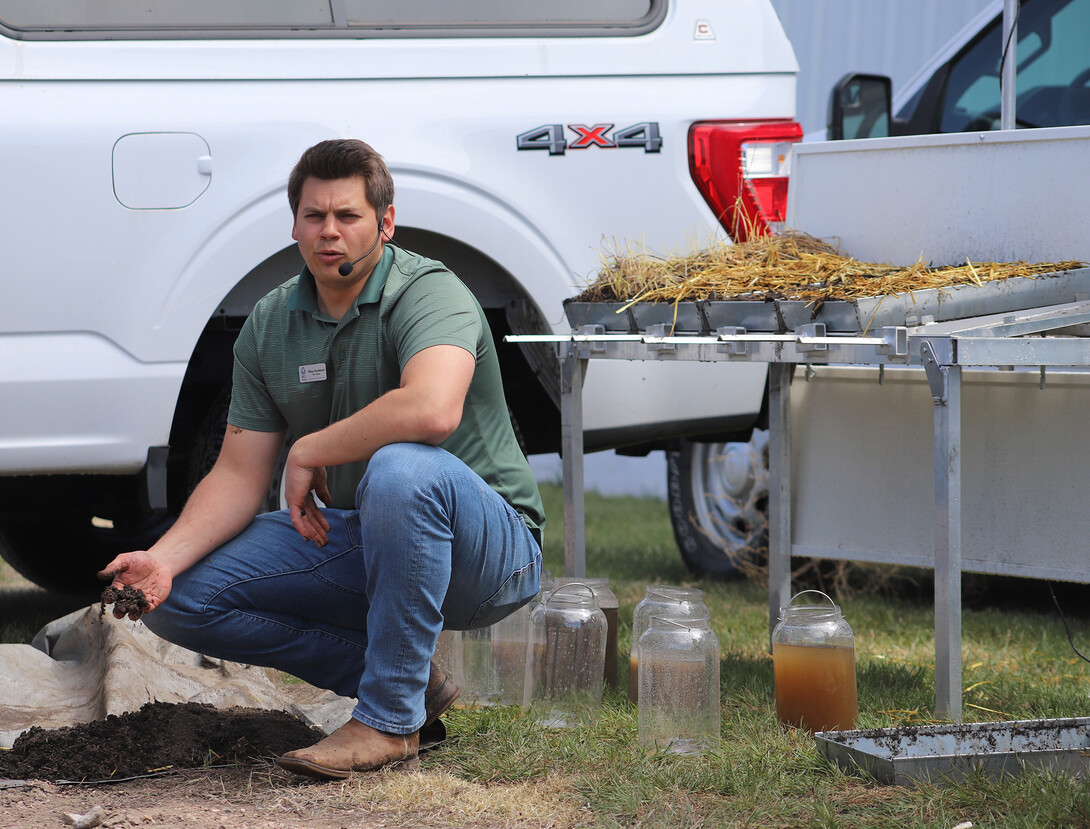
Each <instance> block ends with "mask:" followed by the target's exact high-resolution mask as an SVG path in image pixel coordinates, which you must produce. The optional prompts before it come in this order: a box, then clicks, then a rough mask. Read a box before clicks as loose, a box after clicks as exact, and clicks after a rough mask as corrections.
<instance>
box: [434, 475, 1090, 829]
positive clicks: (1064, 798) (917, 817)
mask: <svg viewBox="0 0 1090 829" xmlns="http://www.w3.org/2000/svg"><path fill="white" fill-rule="evenodd" d="M543 496H544V497H545V499H546V508H547V510H548V513H549V516H550V521H551V524H550V526H549V530H548V532H547V534H546V535H547V538H546V549H545V562H546V567H547V568H548V569H549V570H551V571H552V572H553V573H554V574H560V573H562V572H563V541H562V539H563V532H562V524H563V506H562V494H561V491H560V488H559V487H557V486H546V487H543ZM586 513H587V570H588V575H591V576H605V577H607V578H609V580H610V585H611V587H612V589H613V591H614V592H615V593H616V594H617V596H618V599H619V601H620V618H621V627H620V635H619V638H620V643H621V648H620V650H621V656H622V658H621V666H620V673H621V683H620V685H621V687H622V688H624V687H626V670H627V664H628V660H627V658H625V657H626V655H627V650H628V647H629V643H630V637H631V619H632V610H633V607H634V605H635V603H636V602H637V601H639V599H640V598H642V596H643V591H644V588H645V587H646V585H647V584H650V583H654V582H658V583H673V584H690V585H694V586H698V587H700V588H701V589H703V590H704V594H705V601H706V603H707V604H708V606H709V608H710V609H711V612H712V620H713V627H714V629H715V631H716V633H717V635H718V637H719V639H720V643H721V648H722V660H721V677H722V736H723V743H722V749H721V751H720V753H719V754H717V755H715V756H709V757H704V758H681V757H674V756H662V755H657V756H649V755H647V754H646V753H645V752H644V751H643V750H641V749H640V748H639V746H638V745H637V741H636V727H637V717H636V708H635V707H634V706H632V705H630V704H629V703H628V701H627V699H626V698H625V696H624V695H623V693H620V692H613V691H607V693H606V696H605V700H604V705H603V711H602V716H601V718H600V719H599V721H598V722H597V724H596V725H595V726H594V727H592V728H589V729H587V730H581V731H572V732H563V731H549V730H546V729H542V728H540V727H539V726H538V725H537V724H536V723H535V722H534V720H533V719H532V718H530V717H525V716H523V715H522V714H521V712H520V711H518V710H517V709H506V708H499V709H491V710H486V709H470V710H465V709H462V710H456V711H454V712H452V713H451V714H449V715H448V717H449V720H448V724H449V729H450V733H451V736H452V737H453V739H452V740H451V742H450V744H449V745H448V746H447V748H446V749H445V750H443V751H442V752H439V753H437V754H436V755H434V757H433V758H432V759H430V760H428V761H427V764H428V765H430V766H432V767H434V768H442V769H445V770H448V771H451V772H453V773H454V774H457V775H458V776H460V777H463V778H464V779H467V780H472V781H475V782H483V783H487V784H491V785H496V784H504V783H514V782H519V781H525V780H530V779H534V778H536V777H540V776H543V775H546V774H549V773H556V771H557V769H560V770H562V773H563V774H564V775H565V778H566V783H565V790H566V791H567V793H568V795H567V796H568V797H570V798H571V801H572V802H573V803H574V804H576V805H578V806H579V807H581V808H582V809H583V810H584V813H585V814H586V815H587V817H588V822H589V823H591V824H593V825H599V826H606V827H609V826H639V827H678V826H686V827H688V826H692V827H697V826H708V827H712V826H716V827H720V826H729V827H828V829H832V828H833V827H876V828H877V827H882V829H886V828H887V827H933V828H934V829H951V828H952V827H954V826H956V825H958V824H959V823H964V822H968V821H971V822H972V825H973V827H974V829H982V828H983V827H996V829H999V827H1002V829H1020V828H1021V827H1024V828H1025V829H1030V827H1042V828H1043V827H1065V829H1068V828H1069V827H1090V784H1087V783H1084V782H1083V781H1081V780H1078V779H1075V778H1073V777H1070V776H1068V775H1064V774H1048V773H1026V774H1023V775H1020V776H1017V777H1008V778H1005V779H1002V780H995V779H970V780H967V781H963V782H961V783H958V784H955V785H929V784H923V785H918V786H915V787H911V788H909V787H900V786H886V785H880V784H877V783H876V782H874V781H873V780H869V779H866V778H865V777H862V776H859V775H852V774H847V773H844V772H842V771H840V770H839V769H837V768H834V767H832V766H831V765H829V764H828V763H827V762H826V761H825V760H824V759H823V758H822V757H821V756H820V755H819V754H818V752H817V749H816V746H815V743H814V740H813V738H812V737H811V736H810V735H809V734H807V733H805V732H799V731H795V730H787V729H784V728H782V727H781V726H780V725H779V724H778V723H777V721H776V718H775V697H774V689H773V682H772V663H771V659H770V657H769V655H768V651H767V645H768V598H767V596H768V594H767V591H766V589H765V588H763V587H761V586H758V585H754V584H752V583H747V582H730V583H722V582H711V581H702V580H694V579H693V578H692V577H691V576H690V575H689V574H688V572H687V571H686V570H685V568H684V566H683V565H682V563H681V560H680V557H679V556H678V553H677V548H676V546H675V545H674V540H673V536H672V533H671V530H670V523H669V517H668V515H667V510H666V505H665V504H664V503H662V502H658V501H654V500H648V499H635V498H615V497H610V498H605V497H601V496H598V495H596V494H594V493H588V494H587V501H586ZM1041 589H1042V586H1041V583H1035V582H1024V583H1021V587H1020V590H1021V591H1022V593H1023V594H1024V593H1027V592H1034V591H1037V592H1040V590H1041ZM982 590H984V591H985V592H986V588H982ZM1045 595H1047V594H1045ZM921 597H922V598H921ZM1022 598H1023V599H1024V596H1023V597H1022ZM837 601H838V603H839V604H840V605H841V607H842V608H843V611H844V614H845V616H846V618H847V619H848V621H849V623H850V624H851V625H852V627H853V630H854V631H855V636H856V659H857V668H858V685H859V704H860V727H863V728H872V727H887V726H896V725H901V724H906V723H912V724H925V723H929V722H934V721H935V720H934V616H933V614H932V608H931V604H930V601H929V600H928V599H927V591H926V590H916V591H913V592H912V594H911V595H910V596H909V597H908V598H904V597H898V596H897V595H892V596H891V595H888V594H887V595H874V594H871V593H866V592H862V591H857V592H853V593H851V594H850V595H841V596H838V597H837ZM976 604H979V605H980V606H979V607H975V606H974V607H970V608H967V609H965V611H964V614H963V654H964V666H965V667H964V706H965V707H964V718H965V721H966V722H983V721H991V720H1010V719H1037V718H1045V717H1071V716H1083V715H1087V714H1090V697H1088V694H1090V670H1088V668H1090V665H1088V664H1087V663H1086V662H1084V661H1082V660H1081V659H1079V658H1078V657H1077V656H1076V655H1075V654H1074V653H1073V652H1072V649H1071V646H1070V645H1069V643H1068V641H1067V638H1066V635H1065V633H1064V629H1063V624H1062V622H1061V620H1060V618H1059V617H1058V615H1057V614H1056V613H1055V611H1054V610H1052V608H1051V606H1050V605H1049V604H1047V603H1045V602H1038V603H1037V604H1036V606H1032V603H1031V606H1029V607H1024V606H1023V607H1020V609H1017V610H1014V611H1010V610H1006V609H1004V607H1003V602H1002V601H1001V600H1000V601H999V602H998V603H997V604H998V606H988V603H987V602H986V601H984V602H978V603H976ZM1025 604H1026V603H1025V602H1024V601H1023V602H1022V605H1025ZM1069 622H1070V624H1071V626H1072V633H1073V635H1074V637H1075V641H1076V643H1077V644H1078V643H1090V624H1088V622H1087V619H1086V618H1085V613H1084V614H1083V618H1070V615H1069ZM1083 650H1086V649H1085V648H1084V649H1083Z"/></svg>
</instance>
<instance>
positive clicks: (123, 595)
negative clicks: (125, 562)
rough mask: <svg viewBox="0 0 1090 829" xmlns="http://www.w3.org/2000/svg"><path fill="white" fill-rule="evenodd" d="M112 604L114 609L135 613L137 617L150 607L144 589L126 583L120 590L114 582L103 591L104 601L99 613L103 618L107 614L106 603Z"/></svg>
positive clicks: (100, 605)
mask: <svg viewBox="0 0 1090 829" xmlns="http://www.w3.org/2000/svg"><path fill="white" fill-rule="evenodd" d="M108 604H112V605H113V606H114V610H116V611H119V612H121V613H126V614H128V613H135V614H136V616H134V617H133V618H137V617H139V616H140V614H142V613H143V612H144V611H145V610H147V609H148V597H147V596H145V595H144V591H143V590H141V589H139V588H137V587H133V586H132V585H131V584H126V585H125V586H124V587H122V588H121V589H120V590H118V589H117V588H116V587H114V586H113V585H112V584H111V585H110V586H109V587H107V588H106V589H105V590H103V591H102V602H101V603H100V604H99V611H98V615H99V617H100V618H101V617H102V616H105V615H106V605H108Z"/></svg>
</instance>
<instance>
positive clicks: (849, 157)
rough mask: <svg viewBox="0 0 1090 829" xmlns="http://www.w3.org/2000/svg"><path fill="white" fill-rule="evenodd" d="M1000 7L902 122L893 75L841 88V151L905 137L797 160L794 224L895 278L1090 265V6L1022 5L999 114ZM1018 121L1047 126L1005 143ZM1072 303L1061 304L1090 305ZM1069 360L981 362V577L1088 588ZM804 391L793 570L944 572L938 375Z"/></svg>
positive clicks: (969, 415)
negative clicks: (1089, 175) (940, 270)
mask: <svg viewBox="0 0 1090 829" xmlns="http://www.w3.org/2000/svg"><path fill="white" fill-rule="evenodd" d="M999 5H1000V4H996V8H994V9H993V10H992V11H993V12H994V15H995V16H994V17H993V18H989V19H987V20H983V21H982V22H981V23H982V25H981V28H980V29H979V30H978V31H975V32H971V33H967V35H966V36H963V38H962V39H961V41H960V42H959V43H956V44H955V45H954V46H953V47H951V48H950V49H948V50H946V51H945V52H944V53H943V54H942V55H940V56H939V58H938V59H937V60H936V62H935V64H934V65H933V66H932V67H931V68H930V70H929V72H926V73H923V74H922V75H921V76H920V77H919V79H918V80H917V81H916V82H915V87H914V89H910V90H908V92H907V95H906V97H907V102H906V103H904V104H903V105H902V107H901V109H900V110H899V111H898V112H897V115H896V117H894V118H890V117H889V116H890V101H889V84H888V80H887V79H883V78H879V77H874V76H855V77H851V76H850V77H848V78H845V79H844V80H843V81H842V82H841V83H840V84H839V85H838V88H837V89H836V90H835V92H834V98H833V101H832V106H831V107H830V112H831V113H832V120H831V122H830V125H829V129H830V134H831V135H853V134H854V135H860V134H862V135H871V136H875V135H876V134H881V133H885V132H887V126H891V127H892V129H890V130H888V131H890V132H893V133H895V134H894V135H890V136H884V137H860V138H856V139H854V140H845V141H826V142H815V143H807V144H803V145H801V146H799V147H798V148H796V152H795V155H794V164H795V166H794V171H793V176H792V181H791V186H790V193H789V206H788V223H789V224H790V225H791V226H792V227H795V228H797V229H800V230H804V231H807V232H809V233H812V234H814V235H817V236H821V237H823V238H830V239H836V241H837V242H838V243H839V245H840V246H841V248H842V250H843V251H844V252H846V253H848V254H850V255H852V256H854V257H856V258H858V259H860V260H864V261H874V262H890V263H893V264H898V265H910V264H913V263H915V262H917V261H918V260H920V259H921V258H923V260H925V261H929V262H931V263H933V264H935V265H950V264H962V263H964V262H966V261H969V262H975V263H984V262H996V261H998V262H1009V261H1019V260H1021V261H1027V262H1063V261H1072V260H1074V261H1079V262H1083V263H1088V262H1090V236H1088V235H1087V233H1086V230H1085V227H1086V223H1087V219H1088V217H1090V188H1087V187H1086V186H1085V183H1084V182H1083V181H1082V177H1083V172H1082V171H1084V170H1086V169H1088V168H1090V126H1087V125H1088V124H1090V91H1088V89H1087V86H1086V85H1087V82H1088V80H1090V51H1088V50H1087V49H1086V48H1085V44H1086V43H1087V42H1090V40H1088V38H1090V0H1030V1H1028V2H1025V3H1024V4H1023V5H1022V8H1021V13H1020V15H1019V16H1018V20H1017V28H1016V32H1017V34H1016V36H1014V37H1011V38H1009V40H1010V42H1012V43H1014V42H1015V40H1016V42H1017V55H1018V64H1017V82H1016V85H1015V87H1014V88H1013V89H1012V88H1011V87H1009V86H1008V87H1007V90H1008V93H1009V95H1008V100H1007V101H1006V104H1007V107H1010V108H1013V110H1014V112H1013V113H1011V112H1009V111H1008V112H1006V113H1004V112H1003V110H1004V109H1005V107H1003V106H1001V89H1000V81H999V77H1000V71H1001V62H1002V54H1003V49H1002V43H1003V42H1004V38H1001V36H1000V32H1001V30H1002V27H1003V20H1002V18H1003V15H1002V14H1001V13H1000V12H1001V11H1002V10H1001V8H999ZM1007 20H1008V23H1007V26H1008V27H1010V23H1009V21H1010V20H1011V15H1009V14H1008V15H1007ZM1014 52H1015V48H1014V47H1012V48H1010V49H1009V50H1008V52H1007V54H1008V55H1011V54H1013V53H1014ZM1014 93H1016V94H1014ZM1004 114H1005V115H1006V116H1007V118H1008V119H1009V120H1010V121H1012V122H1015V121H1016V122H1017V123H1018V124H1019V125H1021V126H1023V127H1028V126H1030V125H1033V126H1036V127H1044V128H1041V129H1028V128H1023V129H1007V130H1000V129H996V127H998V126H999V124H1000V120H1001V117H1002V116H1003V115H1004ZM1012 115H1013V117H1011V116H1012ZM940 129H946V130H947V134H936V131H937V130H940ZM917 132H924V133H927V134H915V133H917ZM1083 273H1084V274H1085V271H1084V272H1083ZM1044 284H1047V280H1046V281H1045V283H1042V285H1044ZM1015 290H1016V289H1015V288H1014V287H1013V285H1011V286H1010V287H1009V294H1010V295H1012V296H1013V293H1014V291H1015ZM1073 290H1075V293H1073V294H1072V295H1071V296H1069V297H1067V298H1066V299H1064V300H1062V301H1065V302H1075V301H1084V300H1086V299H1087V298H1088V297H1087V295H1086V294H1087V293H1090V292H1088V291H1086V290H1081V291H1080V290H1076V289H1073ZM948 300H949V304H950V305H951V306H955V305H956V304H957V302H958V301H959V300H957V299H956V298H955V297H954V296H953V294H949V295H948ZM1060 301H1061V300H1055V302H1060ZM1041 304H1042V305H1045V304H1049V303H1041ZM962 307H963V308H964V309H965V311H966V312H967V313H966V316H968V317H974V316H977V315H978V314H984V313H989V312H988V311H987V305H986V304H985V305H981V306H980V308H981V310H979V311H977V312H976V314H974V313H972V311H973V305H971V304H966V305H963V306H962ZM1010 310H1015V309H1014V308H1013V306H1012V307H1011V309H1010ZM1023 310H1024V309H1023ZM993 313H994V312H993ZM920 321H921V322H926V320H925V319H924V317H923V315H922V312H921V317H920ZM941 328H942V327H941V326H937V327H934V330H935V331H936V332H940V331H941ZM926 330H927V327H926V326H925V328H923V329H921V331H926ZM1057 333H1059V334H1063V335H1065V336H1068V335H1072V334H1074V335H1078V337H1079V338H1078V339H1074V340H1067V344H1069V345H1070V348H1071V349H1073V350H1072V351H1071V352H1070V354H1077V355H1085V354H1087V353H1090V351H1088V349H1090V345H1087V342H1088V341H1087V340H1086V339H1085V336H1086V333H1087V330H1086V326H1080V327H1078V328H1072V329H1065V330H1059V331H1058V332H1057ZM1067 344H1065V347H1067ZM1042 353H1043V352H1042ZM965 359H966V361H968V360H969V359H970V358H965ZM1071 359H1072V362H1071V363H1070V364H1068V365H1064V364H1059V365H1057V364H1055V363H1054V362H1053V363H1049V364H1048V367H1047V370H1046V367H1045V363H1044V362H1042V363H1041V366H1040V367H1037V366H1033V365H1032V364H1031V363H1027V364H1016V365H1010V364H1008V365H998V366H997V365H994V364H990V363H988V362H986V361H985V362H983V363H980V364H974V363H971V362H968V365H969V366H974V365H979V366H980V367H975V368H972V369H971V370H967V371H966V372H965V380H964V382H965V393H964V400H965V402H964V414H963V415H962V419H963V421H964V423H965V424H966V425H965V446H964V455H965V460H964V467H965V470H966V471H965V480H964V484H963V493H962V496H963V498H962V500H963V504H964V507H965V510H966V513H965V516H966V517H965V538H964V550H963V551H962V553H961V557H962V561H963V565H964V567H965V569H967V570H976V571H981V572H989V573H1003V574H1008V575H1021V576H1030V577H1041V578H1058V579H1067V580H1073V581H1090V566H1088V565H1087V563H1086V556H1085V544H1086V536H1087V533H1090V521H1088V520H1087V518H1086V511H1085V510H1084V509H1083V508H1082V505H1081V501H1080V500H1079V499H1078V494H1079V492H1080V490H1079V484H1078V483H1077V482H1079V481H1081V480H1082V479H1083V478H1084V477H1085V469H1086V456H1087V445H1088V442H1087V437H1086V428H1085V424H1086V412H1087V406H1090V373H1087V371H1086V367H1085V366H1086V362H1087V361H1086V359H1085V358H1084V357H1083V356H1079V357H1078V359H1077V360H1076V359H1074V357H1072V358H1071ZM986 366H991V367H986ZM1038 368H1039V370H1038ZM880 385H881V388H880V387H879V386H880ZM797 386H798V394H797V395H795V398H796V402H797V404H798V405H797V406H795V407H794V408H795V418H796V420H795V423H796V427H795V428H796V432H797V433H798V434H800V439H799V441H798V446H796V450H797V457H796V459H795V464H796V469H795V473H796V478H795V481H794V484H795V486H796V491H797V492H798V493H800V494H799V498H798V501H797V503H796V506H795V509H794V512H793V516H792V520H793V522H794V537H793V539H792V542H793V546H792V550H793V552H794V554H796V555H812V556H819V557H832V558H838V557H843V558H864V559H871V560H878V561H888V562H892V563H902V564H912V565H922V566H929V563H930V561H931V560H932V557H931V554H932V552H933V550H934V544H935V541H934V538H933V536H932V526H933V520H932V512H933V509H934V504H933V502H932V498H933V493H932V480H931V479H932V469H931V453H932V448H931V447H932V424H931V406H930V399H929V398H930V395H929V394H928V382H927V379H926V378H925V376H924V372H923V371H922V370H918V369H899V370H894V371H885V372H881V371H879V370H878V369H876V368H859V367H845V366H839V367H838V366H820V367H816V368H811V369H809V370H808V371H807V373H806V382H802V383H798V384H797ZM1073 487H1074V488H1073ZM808 495H809V497H808ZM1073 495H1075V496H1076V497H1075V499H1074V500H1073V498H1072V496H1073Z"/></svg>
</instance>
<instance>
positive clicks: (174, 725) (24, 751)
mask: <svg viewBox="0 0 1090 829" xmlns="http://www.w3.org/2000/svg"><path fill="white" fill-rule="evenodd" d="M323 736H324V735H323V734H322V733H321V732H320V731H319V730H318V729H316V728H312V727H311V726H308V725H307V724H306V723H304V722H303V721H302V720H299V719H297V718H296V717H293V716H292V715H291V714H288V713H286V712H284V711H267V710H263V709H256V708H230V709H227V710H223V711H220V710H217V709H215V708H213V707H212V706H210V705H200V704H198V703H195V702H187V703H182V704H178V703H165V702H149V703H147V704H146V705H144V707H143V708H141V709H140V710H139V711H135V712H132V713H129V714H122V715H120V716H115V715H110V716H108V717H107V718H106V719H105V720H98V721H95V722H89V723H81V724H79V725H73V726H67V727H65V728H57V729H51V730H46V729H43V728H40V727H38V726H35V727H33V728H31V729H30V730H28V731H26V732H24V733H23V734H21V735H20V736H19V737H18V738H16V740H15V744H14V745H13V746H12V748H11V750H10V751H3V752H0V778H9V779H17V780H48V781H53V782H57V781H85V782H97V781H106V780H119V779H124V778H129V777H136V776H138V775H144V774H154V773H157V772H165V771H169V770H171V769H184V768H202V767H204V766H209V765H228V764H235V765H254V764H259V763H264V762H267V761H268V760H270V759H271V758H273V757H278V756H279V755H281V754H283V753H284V752H285V751H291V750H292V749H296V748H303V747H305V746H310V745H313V744H314V743H316V742H318V740H320V739H321V738H322V737H323Z"/></svg>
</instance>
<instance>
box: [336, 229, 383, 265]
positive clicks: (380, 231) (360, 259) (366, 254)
mask: <svg viewBox="0 0 1090 829" xmlns="http://www.w3.org/2000/svg"><path fill="white" fill-rule="evenodd" d="M381 241H382V225H381V224H379V226H378V236H376V237H375V243H374V244H373V245H371V247H369V248H368V249H367V253H365V254H364V255H363V256H361V257H360V258H359V259H357V260H356V261H355V262H342V263H341V266H340V267H339V268H337V273H339V274H340V275H341V276H348V275H349V274H350V273H352V269H353V268H354V267H356V265H358V264H359V263H360V262H362V261H363V260H364V259H366V258H367V257H368V256H370V255H371V251H373V250H374V249H375V248H377V247H378V243H379V242H381Z"/></svg>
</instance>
